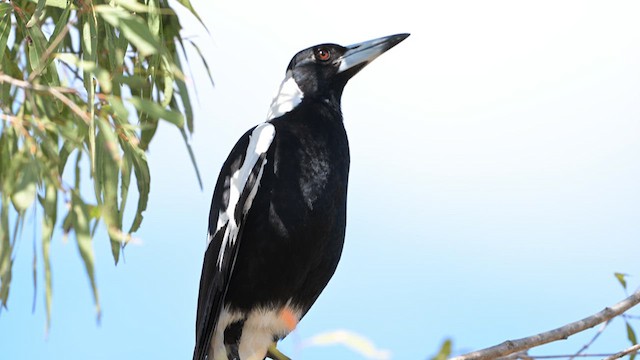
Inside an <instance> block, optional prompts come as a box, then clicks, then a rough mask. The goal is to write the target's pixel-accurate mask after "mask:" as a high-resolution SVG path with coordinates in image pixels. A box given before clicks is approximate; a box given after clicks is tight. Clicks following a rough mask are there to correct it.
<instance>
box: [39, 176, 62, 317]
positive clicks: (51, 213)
mask: <svg viewBox="0 0 640 360" xmlns="http://www.w3.org/2000/svg"><path fill="white" fill-rule="evenodd" d="M40 203H41V205H42V209H43V210H44V214H43V216H42V261H43V262H44V288H45V307H46V312H47V329H48V328H49V327H50V325H51V299H52V293H53V287H52V285H51V252H50V250H51V239H52V238H53V230H54V228H55V225H56V220H57V217H58V214H57V212H58V189H56V187H55V186H53V184H52V183H51V182H49V183H47V184H46V186H45V193H44V197H42V198H41V199H40Z"/></svg>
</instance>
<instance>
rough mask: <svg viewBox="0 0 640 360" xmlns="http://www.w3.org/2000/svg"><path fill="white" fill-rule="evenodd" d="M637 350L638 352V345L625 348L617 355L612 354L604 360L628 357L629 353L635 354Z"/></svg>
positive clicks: (639, 348)
mask: <svg viewBox="0 0 640 360" xmlns="http://www.w3.org/2000/svg"><path fill="white" fill-rule="evenodd" d="M638 350H640V344H635V345H633V346H632V347H630V348H627V349H625V350H622V351H620V352H619V353H617V354H613V355H611V356H609V357H608V358H606V359H604V360H614V359H620V358H621V357H623V356H626V355H629V354H631V353H637V352H638Z"/></svg>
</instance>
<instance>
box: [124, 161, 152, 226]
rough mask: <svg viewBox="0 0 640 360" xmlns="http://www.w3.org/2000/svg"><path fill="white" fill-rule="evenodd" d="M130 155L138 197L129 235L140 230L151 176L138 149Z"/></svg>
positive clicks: (147, 199)
mask: <svg viewBox="0 0 640 360" xmlns="http://www.w3.org/2000/svg"><path fill="white" fill-rule="evenodd" d="M132 155H133V156H132V162H133V170H134V173H135V174H136V181H137V185H138V194H139V197H138V207H137V209H136V215H135V217H134V219H133V224H131V229H130V230H129V233H134V232H136V231H138V229H139V228H140V224H141V223H142V213H143V212H144V211H145V210H146V209H147V202H148V201H149V190H150V186H151V175H150V173H149V164H148V163H147V157H146V155H145V154H144V152H143V151H142V150H141V149H139V148H137V149H136V150H135V151H134V152H132Z"/></svg>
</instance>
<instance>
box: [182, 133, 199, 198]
mask: <svg viewBox="0 0 640 360" xmlns="http://www.w3.org/2000/svg"><path fill="white" fill-rule="evenodd" d="M180 134H182V140H184V145H185V146H186V147H187V151H188V152H189V158H190V159H191V164H193V169H194V170H195V171H196V177H197V178H198V185H200V190H202V189H203V187H202V177H201V176H200V169H198V164H197V163H196V156H195V155H194V153H193V149H192V148H191V144H189V139H188V138H187V132H186V131H185V130H184V128H180Z"/></svg>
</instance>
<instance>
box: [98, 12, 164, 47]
mask: <svg viewBox="0 0 640 360" xmlns="http://www.w3.org/2000/svg"><path fill="white" fill-rule="evenodd" d="M95 9H96V12H97V13H98V14H99V15H100V16H101V17H102V18H103V19H104V20H105V21H106V22H108V23H109V24H111V26H113V27H115V28H118V29H120V31H121V34H122V35H124V36H125V37H126V38H127V40H129V41H130V42H131V44H133V46H135V47H136V48H137V50H138V51H139V52H140V56H142V57H147V56H149V55H152V54H156V53H158V50H159V49H160V48H161V44H160V42H159V41H158V39H156V38H155V37H154V36H153V34H152V33H151V31H150V30H149V27H148V26H147V24H146V23H145V22H144V21H143V20H142V18H141V17H140V16H137V15H133V14H131V13H129V12H128V11H126V10H124V9H122V8H116V7H111V6H109V5H98V6H96V7H95Z"/></svg>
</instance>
